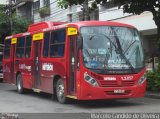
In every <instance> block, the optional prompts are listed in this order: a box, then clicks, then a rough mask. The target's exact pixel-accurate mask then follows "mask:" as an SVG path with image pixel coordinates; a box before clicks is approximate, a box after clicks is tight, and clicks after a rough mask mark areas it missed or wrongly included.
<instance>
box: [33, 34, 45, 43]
mask: <svg viewBox="0 0 160 119" xmlns="http://www.w3.org/2000/svg"><path fill="white" fill-rule="evenodd" d="M43 38H44V33H37V34H34V35H33V41H36V40H42V39H43Z"/></svg>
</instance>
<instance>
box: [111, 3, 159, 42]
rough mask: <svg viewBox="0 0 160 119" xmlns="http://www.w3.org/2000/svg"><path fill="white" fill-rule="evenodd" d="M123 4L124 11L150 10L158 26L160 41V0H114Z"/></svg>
mask: <svg viewBox="0 0 160 119" xmlns="http://www.w3.org/2000/svg"><path fill="white" fill-rule="evenodd" d="M113 1H114V2H115V4H118V6H119V8H120V7H121V6H122V7H123V11H124V13H133V14H137V15H139V14H141V13H143V12H145V11H149V12H151V13H152V15H153V20H154V22H155V24H156V26H157V35H158V38H159V41H160V0H113Z"/></svg>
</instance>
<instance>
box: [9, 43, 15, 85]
mask: <svg viewBox="0 0 160 119" xmlns="http://www.w3.org/2000/svg"><path fill="white" fill-rule="evenodd" d="M15 50H16V48H15V44H13V45H12V46H11V69H10V70H11V75H10V76H11V78H10V80H11V83H15V82H16V80H15V74H14V72H15Z"/></svg>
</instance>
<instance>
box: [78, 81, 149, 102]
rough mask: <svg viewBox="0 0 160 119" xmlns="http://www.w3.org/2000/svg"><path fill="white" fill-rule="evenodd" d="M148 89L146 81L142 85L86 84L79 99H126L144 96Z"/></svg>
mask: <svg viewBox="0 0 160 119" xmlns="http://www.w3.org/2000/svg"><path fill="white" fill-rule="evenodd" d="M145 91H146V81H145V82H144V83H143V84H141V85H135V86H130V87H112V88H105V87H93V86H84V87H83V88H82V89H81V93H80V95H79V97H78V100H97V99H126V98H140V97H144V95H145Z"/></svg>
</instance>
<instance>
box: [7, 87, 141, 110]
mask: <svg viewBox="0 0 160 119" xmlns="http://www.w3.org/2000/svg"><path fill="white" fill-rule="evenodd" d="M6 91H7V92H10V93H17V91H16V89H15V88H14V89H13V88H12V89H9V90H6ZM22 95H23V96H28V97H32V98H33V97H34V98H39V99H42V100H46V101H52V100H53V99H52V95H51V94H47V93H35V92H33V91H28V92H27V93H25V94H22ZM134 100H137V101H134ZM53 103H57V104H58V101H57V100H55V99H54V100H53ZM64 105H68V106H69V105H72V106H74V107H79V108H88V109H90V108H94V109H98V108H106V107H108V108H112V107H113V108H114V107H128V106H132V107H133V106H137V105H144V103H142V102H141V101H138V99H124V100H122V99H119V100H91V101H77V100H69V102H68V103H67V104H64Z"/></svg>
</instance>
